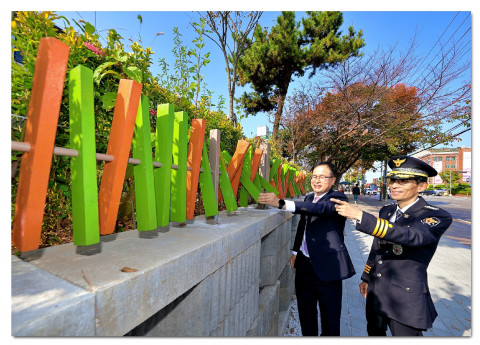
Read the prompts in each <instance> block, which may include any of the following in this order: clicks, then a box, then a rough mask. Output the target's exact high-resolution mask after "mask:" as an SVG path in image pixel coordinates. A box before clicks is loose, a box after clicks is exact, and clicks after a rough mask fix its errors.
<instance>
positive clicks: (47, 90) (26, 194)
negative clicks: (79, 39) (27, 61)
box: [12, 37, 70, 252]
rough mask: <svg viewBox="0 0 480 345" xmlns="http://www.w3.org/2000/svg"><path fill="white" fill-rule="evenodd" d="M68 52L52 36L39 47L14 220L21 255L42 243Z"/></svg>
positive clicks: (15, 237)
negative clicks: (46, 201)
mask: <svg viewBox="0 0 480 345" xmlns="http://www.w3.org/2000/svg"><path fill="white" fill-rule="evenodd" d="M69 49H70V48H69V46H68V45H66V44H65V43H62V42H60V41H59V40H57V39H56V38H53V37H47V38H42V39H41V40H40V45H39V47H38V54H37V61H36V64H35V73H34V75H33V86H32V94H31V98H30V103H29V105H28V117H27V124H26V130H25V139H24V141H25V142H28V143H29V144H30V152H26V153H24V154H23V156H22V162H21V165H20V166H21V169H20V175H19V180H18V190H17V200H16V205H15V216H14V220H13V233H12V240H13V244H14V245H15V246H16V247H17V248H18V249H19V250H20V251H22V252H26V251H29V250H33V249H37V248H38V246H39V244H40V238H41V233H42V222H43V212H44V207H45V199H46V196H47V188H48V178H49V174H50V167H51V164H52V157H53V147H54V144H55V134H56V132H57V124H58V115H59V112H60V104H61V102H62V93H63V86H64V81H65V74H66V72H67V62H68V53H69Z"/></svg>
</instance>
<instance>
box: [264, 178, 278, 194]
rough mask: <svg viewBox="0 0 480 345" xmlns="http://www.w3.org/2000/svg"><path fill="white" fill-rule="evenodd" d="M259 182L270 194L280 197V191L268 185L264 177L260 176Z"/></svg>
mask: <svg viewBox="0 0 480 345" xmlns="http://www.w3.org/2000/svg"><path fill="white" fill-rule="evenodd" d="M259 180H260V184H261V185H262V187H263V188H264V189H265V190H266V191H267V192H269V193H275V194H276V195H278V194H279V193H278V190H277V189H276V188H275V187H273V186H272V185H271V184H270V183H268V181H267V180H265V179H264V178H263V177H262V176H259Z"/></svg>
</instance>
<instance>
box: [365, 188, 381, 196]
mask: <svg viewBox="0 0 480 345" xmlns="http://www.w3.org/2000/svg"><path fill="white" fill-rule="evenodd" d="M377 194H378V191H377V190H376V189H372V188H365V195H377Z"/></svg>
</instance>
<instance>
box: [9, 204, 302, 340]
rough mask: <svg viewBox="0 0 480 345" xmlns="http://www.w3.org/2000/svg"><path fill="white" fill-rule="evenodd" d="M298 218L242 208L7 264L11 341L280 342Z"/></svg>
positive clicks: (51, 250)
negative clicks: (140, 337) (177, 339)
mask: <svg viewBox="0 0 480 345" xmlns="http://www.w3.org/2000/svg"><path fill="white" fill-rule="evenodd" d="M298 218H299V216H292V215H291V214H290V213H286V212H283V211H279V210H274V209H269V210H257V209H255V208H253V207H249V208H241V209H239V210H238V211H236V212H232V213H230V214H227V213H222V214H221V215H220V216H219V219H218V221H219V224H218V225H212V224H207V223H206V221H205V218H204V217H202V216H200V217H196V218H195V220H194V221H193V222H192V223H191V224H187V225H186V226H183V227H177V226H171V227H169V228H168V229H159V230H156V231H154V232H148V233H141V232H137V231H128V232H124V233H119V234H114V235H109V236H103V237H102V241H101V243H100V245H98V246H95V247H92V248H77V247H75V246H74V245H73V244H65V245H61V246H55V247H49V248H45V249H40V250H36V251H32V252H28V253H25V254H23V255H22V257H21V258H17V257H15V256H12V335H13V336H121V335H132V336H134V335H145V336H168V337H174V336H277V335H283V334H284V332H285V326H286V322H287V320H288V309H289V305H290V301H291V298H292V295H293V292H294V284H293V277H294V272H293V270H292V269H291V268H290V266H289V265H288V262H289V258H290V249H291V248H292V246H293V238H294V235H295V231H296V224H297V223H298Z"/></svg>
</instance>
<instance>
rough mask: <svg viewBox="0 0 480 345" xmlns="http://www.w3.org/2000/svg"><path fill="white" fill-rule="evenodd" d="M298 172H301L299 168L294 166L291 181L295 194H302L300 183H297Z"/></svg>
mask: <svg viewBox="0 0 480 345" xmlns="http://www.w3.org/2000/svg"><path fill="white" fill-rule="evenodd" d="M298 174H299V172H298V171H297V169H295V168H292V171H291V174H290V175H291V176H292V178H291V180H290V183H291V185H292V188H293V191H294V195H295V196H298V195H300V189H299V188H298V185H297V182H296V181H297V176H298Z"/></svg>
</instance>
